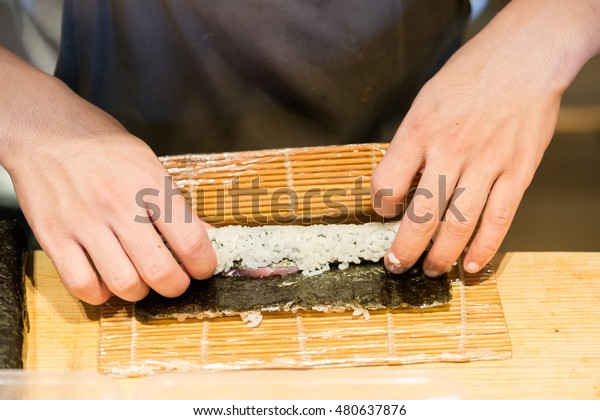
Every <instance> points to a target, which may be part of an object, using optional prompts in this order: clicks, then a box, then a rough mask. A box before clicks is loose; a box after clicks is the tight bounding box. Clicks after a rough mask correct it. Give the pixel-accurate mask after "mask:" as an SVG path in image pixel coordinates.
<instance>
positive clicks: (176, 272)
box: [118, 217, 190, 297]
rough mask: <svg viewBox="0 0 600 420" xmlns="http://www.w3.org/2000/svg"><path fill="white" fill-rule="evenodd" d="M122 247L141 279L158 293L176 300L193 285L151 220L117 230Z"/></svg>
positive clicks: (139, 220) (137, 222) (139, 221)
mask: <svg viewBox="0 0 600 420" xmlns="http://www.w3.org/2000/svg"><path fill="white" fill-rule="evenodd" d="M118 231H119V232H127V234H119V235H118V238H119V241H120V243H121V246H122V247H123V249H124V250H125V252H126V253H127V255H128V256H129V259H130V260H131V261H132V263H133V265H134V266H135V268H136V269H137V272H138V273H139V275H140V276H141V278H142V280H143V281H144V282H145V283H146V284H147V285H148V286H150V287H151V288H152V289H154V290H155V291H156V292H157V293H159V294H161V295H163V296H167V297H176V296H179V295H181V294H182V293H183V292H185V290H186V289H187V288H188V286H189V285H190V276H189V275H188V274H187V273H186V272H185V271H184V269H183V268H182V267H180V266H179V264H178V263H177V261H176V260H175V258H174V257H173V254H171V251H169V249H168V248H167V246H166V245H165V244H164V242H163V241H162V239H161V237H160V235H159V233H158V232H157V231H156V229H155V228H154V225H153V224H152V220H150V218H149V217H148V218H147V219H146V221H145V222H142V221H141V218H139V219H137V221H136V223H135V224H134V226H129V227H128V229H127V231H125V230H124V227H120V228H119V229H118Z"/></svg>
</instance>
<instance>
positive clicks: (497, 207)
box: [464, 176, 525, 273]
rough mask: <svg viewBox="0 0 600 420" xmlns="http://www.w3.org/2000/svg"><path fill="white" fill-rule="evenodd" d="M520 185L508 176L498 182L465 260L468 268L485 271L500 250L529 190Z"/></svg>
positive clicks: (469, 270)
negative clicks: (525, 193) (518, 208)
mask: <svg viewBox="0 0 600 420" xmlns="http://www.w3.org/2000/svg"><path fill="white" fill-rule="evenodd" d="M519 185H520V184H519V183H517V182H515V181H513V180H512V179H511V178H510V177H507V176H504V177H501V178H499V179H498V180H497V181H496V183H495V184H494V186H493V188H492V191H491V193H490V196H489V198H488V202H487V204H486V206H485V211H484V213H483V216H482V219H481V226H480V228H479V231H478V232H477V235H475V239H473V242H472V243H471V245H470V246H469V250H468V251H467V255H466V256H465V259H464V267H465V270H466V271H468V272H470V273H476V272H477V271H479V270H481V268H482V267H484V266H485V265H486V264H487V263H488V262H489V261H490V260H491V259H492V257H493V256H494V255H495V254H496V252H497V251H498V248H499V247H500V244H501V243H502V240H503V239H504V237H505V236H506V233H507V232H508V228H509V227H510V224H511V223H512V221H513V218H514V217H515V213H516V212H517V207H518V206H519V203H520V202H521V198H523V193H524V192H525V189H524V188H521V187H520V186H519Z"/></svg>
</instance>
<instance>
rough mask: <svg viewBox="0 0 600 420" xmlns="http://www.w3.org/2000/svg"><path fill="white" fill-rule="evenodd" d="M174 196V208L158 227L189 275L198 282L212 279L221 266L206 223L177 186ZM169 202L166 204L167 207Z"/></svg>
mask: <svg viewBox="0 0 600 420" xmlns="http://www.w3.org/2000/svg"><path fill="white" fill-rule="evenodd" d="M173 189H174V191H176V194H174V195H173V196H172V197H171V198H170V199H169V198H168V197H166V199H167V200H169V202H170V203H171V204H170V207H168V206H165V208H166V210H171V214H168V212H167V211H165V212H164V214H163V215H161V217H159V218H157V219H155V220H154V225H155V226H156V228H157V229H158V230H159V231H160V232H161V233H162V234H163V236H164V237H165V239H166V241H167V243H168V244H169V246H170V248H171V250H172V251H173V252H174V253H175V255H176V256H177V257H178V258H179V260H180V261H181V263H182V264H183V266H184V267H185V269H186V270H187V272H188V273H189V274H190V275H191V276H192V277H193V278H195V279H206V278H209V277H211V276H212V275H213V274H214V272H215V268H216V266H217V256H216V254H215V251H214V250H213V247H212V245H211V243H210V239H209V237H208V234H207V233H206V228H205V226H204V222H201V221H200V219H198V217H197V216H196V215H195V214H194V213H193V210H192V208H191V207H190V205H189V204H188V203H187V202H186V201H185V198H184V197H183V195H181V194H179V192H178V190H177V188H176V186H175V185H173ZM166 202H168V201H165V203H166Z"/></svg>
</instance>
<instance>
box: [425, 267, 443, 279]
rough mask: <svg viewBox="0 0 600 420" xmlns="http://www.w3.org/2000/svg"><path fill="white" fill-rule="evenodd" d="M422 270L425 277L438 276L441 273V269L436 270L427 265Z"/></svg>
mask: <svg viewBox="0 0 600 420" xmlns="http://www.w3.org/2000/svg"><path fill="white" fill-rule="evenodd" d="M423 272H424V273H425V275H426V276H427V277H439V276H441V275H442V272H441V271H438V270H436V269H435V268H433V267H427V268H426V269H424V270H423Z"/></svg>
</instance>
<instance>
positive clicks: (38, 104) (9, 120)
mask: <svg viewBox="0 0 600 420" xmlns="http://www.w3.org/2000/svg"><path fill="white" fill-rule="evenodd" d="M0 80H1V81H2V83H1V85H0V165H2V166H4V167H5V168H7V170H9V172H10V170H11V168H12V166H13V164H14V163H15V162H16V161H17V160H18V158H20V157H22V156H23V155H24V154H27V152H28V151H29V150H31V148H32V147H36V146H37V145H39V144H41V141H42V140H50V141H52V139H54V138H64V137H67V136H74V137H79V138H85V137H87V136H89V135H99V134H101V133H103V134H106V133H107V131H109V132H110V131H112V130H113V129H114V130H118V131H121V130H122V127H121V126H120V125H119V124H118V123H117V122H116V121H115V120H114V119H113V118H111V117H110V116H108V115H107V114H106V113H104V112H102V111H100V110H99V109H98V108H96V107H95V106H93V105H91V104H90V103H88V102H86V101H84V100H83V99H81V98H80V97H79V96H77V95H76V94H75V93H74V92H73V91H71V90H70V89H69V88H68V87H67V86H66V85H65V84H64V83H62V82H61V81H60V80H58V79H57V78H55V77H52V76H49V75H47V74H46V73H44V72H42V71H39V70H38V69H36V68H35V67H33V66H31V65H30V64H28V63H26V62H25V61H24V60H22V59H20V58H19V57H17V56H16V55H14V54H12V53H10V52H9V51H7V50H6V49H4V48H2V47H0Z"/></svg>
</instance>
